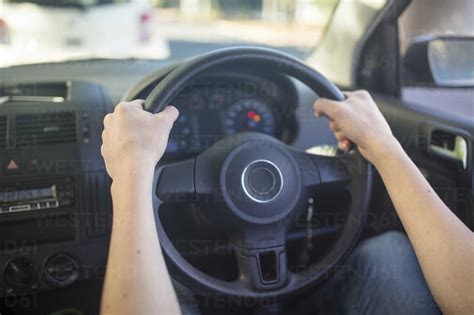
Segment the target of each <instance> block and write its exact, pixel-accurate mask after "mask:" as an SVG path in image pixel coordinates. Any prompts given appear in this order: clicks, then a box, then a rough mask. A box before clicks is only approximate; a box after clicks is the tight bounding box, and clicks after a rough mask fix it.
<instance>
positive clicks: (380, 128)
mask: <svg viewBox="0 0 474 315" xmlns="http://www.w3.org/2000/svg"><path fill="white" fill-rule="evenodd" d="M345 95H346V96H347V99H346V100H344V101H342V102H338V101H333V100H329V99H326V98H319V99H318V100H317V101H316V102H315V104H314V111H315V115H316V117H321V116H322V115H324V116H327V117H328V118H329V121H330V122H329V127H330V128H331V130H332V131H333V132H334V135H335V137H336V139H337V141H338V145H339V148H340V149H342V150H349V149H350V146H351V141H352V142H353V143H355V144H356V145H357V147H358V148H359V151H360V153H361V154H362V155H363V156H364V158H366V159H367V160H368V161H370V162H372V163H374V162H375V160H376V159H377V156H378V152H380V148H382V147H384V146H388V144H390V143H392V142H393V141H395V138H394V137H393V135H392V131H391V130H390V127H389V125H388V123H387V121H386V120H385V118H384V117H383V115H382V113H381V112H380V110H379V109H378V107H377V104H375V102H374V101H373V99H372V97H371V96H370V94H369V93H368V92H367V91H363V90H360V91H355V92H345Z"/></svg>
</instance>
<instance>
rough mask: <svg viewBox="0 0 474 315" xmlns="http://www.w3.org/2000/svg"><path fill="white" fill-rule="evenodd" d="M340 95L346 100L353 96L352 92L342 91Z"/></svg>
mask: <svg viewBox="0 0 474 315" xmlns="http://www.w3.org/2000/svg"><path fill="white" fill-rule="evenodd" d="M342 94H344V96H345V97H346V98H350V97H351V96H352V95H354V92H352V91H343V92H342Z"/></svg>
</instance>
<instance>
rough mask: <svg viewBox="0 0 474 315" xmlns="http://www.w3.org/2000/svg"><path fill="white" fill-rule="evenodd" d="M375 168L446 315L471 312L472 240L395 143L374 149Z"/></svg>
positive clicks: (473, 278) (473, 302)
mask: <svg viewBox="0 0 474 315" xmlns="http://www.w3.org/2000/svg"><path fill="white" fill-rule="evenodd" d="M378 147H379V148H380V150H381V151H380V152H378V153H376V155H377V157H376V158H375V159H374V161H375V162H374V165H375V166H376V168H377V170H378V171H379V173H380V175H381V177H382V179H383V181H384V183H385V186H386V188H387V191H388V193H389V195H390V197H391V200H392V202H393V204H394V206H395V209H396V210H397V213H398V216H399V217H400V220H401V221H402V223H403V226H404V228H405V230H406V232H407V234H408V236H409V238H410V240H411V243H412V244H413V247H414V249H415V252H416V255H417V257H418V260H419V262H420V265H421V268H422V271H423V274H424V276H425V279H426V280H427V283H428V285H429V287H430V290H431V292H432V294H433V296H434V298H435V299H436V301H437V303H438V305H439V306H440V307H441V309H442V310H443V312H444V313H445V314H452V313H456V314H467V313H469V314H472V312H473V311H474V298H473V296H474V295H473V294H472V292H473V289H474V267H473V266H474V236H473V233H472V232H471V231H470V230H469V229H468V228H467V227H466V226H465V225H464V224H463V223H462V222H461V221H460V220H459V219H458V218H457V217H456V216H455V215H454V214H453V213H452V212H451V210H450V209H449V208H448V207H446V205H445V204H444V203H443V201H442V200H441V199H440V198H439V197H438V196H437V194H436V193H435V192H434V190H433V189H432V187H431V186H430V185H429V183H428V182H427V181H426V179H425V178H424V177H423V176H422V174H421V172H420V171H419V170H418V168H417V167H416V166H415V165H414V163H413V162H412V161H411V160H410V159H409V157H408V156H407V155H406V153H405V152H404V151H403V149H402V148H401V146H400V145H399V143H398V142H396V140H394V141H391V142H390V144H388V145H385V146H383V147H381V146H378Z"/></svg>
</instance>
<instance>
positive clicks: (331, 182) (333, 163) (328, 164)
mask: <svg viewBox="0 0 474 315" xmlns="http://www.w3.org/2000/svg"><path fill="white" fill-rule="evenodd" d="M293 156H294V157H295V159H296V160H297V162H298V165H299V168H300V172H301V179H302V181H303V186H304V187H306V188H308V189H312V190H327V189H338V188H343V187H345V186H347V184H348V183H349V182H350V181H351V174H350V172H349V170H348V168H347V161H346V159H345V158H344V157H343V156H323V155H315V154H310V153H307V152H304V151H294V152H293Z"/></svg>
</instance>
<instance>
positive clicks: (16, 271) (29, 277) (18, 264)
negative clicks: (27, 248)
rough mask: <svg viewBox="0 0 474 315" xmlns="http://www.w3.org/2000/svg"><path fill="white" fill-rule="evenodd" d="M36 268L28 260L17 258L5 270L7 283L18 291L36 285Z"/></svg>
mask: <svg viewBox="0 0 474 315" xmlns="http://www.w3.org/2000/svg"><path fill="white" fill-rule="evenodd" d="M37 276H38V275H37V273H36V268H35V266H34V265H33V263H32V262H31V260H29V259H28V258H25V257H21V258H15V259H13V260H12V261H10V262H9V263H8V264H7V266H6V267H5V270H4V277H5V282H6V283H7V284H8V285H10V286H12V287H13V288H16V289H21V288H25V287H27V286H30V285H32V284H34V282H35V281H36V279H37V278H38V277H37Z"/></svg>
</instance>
